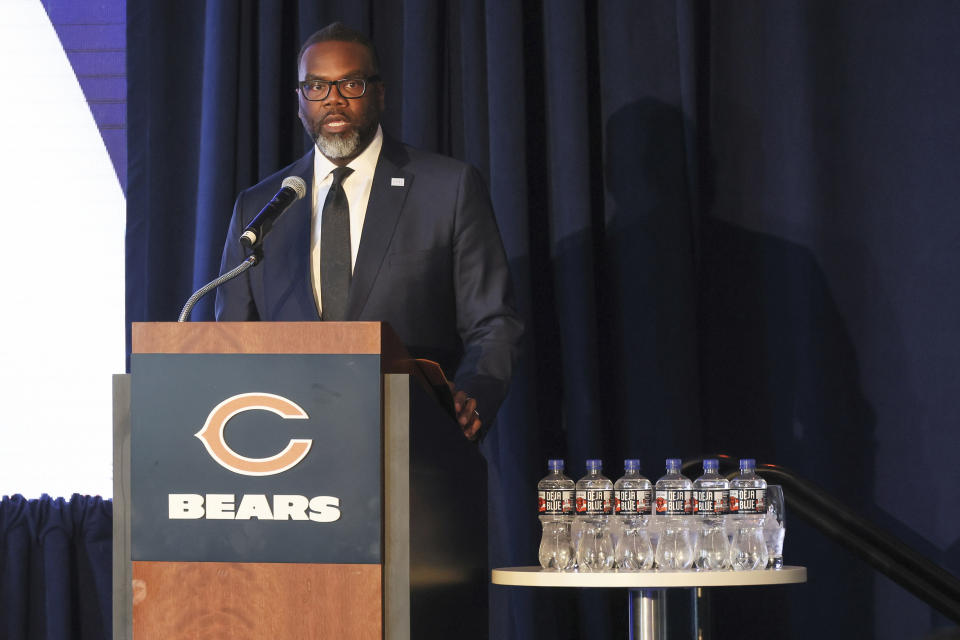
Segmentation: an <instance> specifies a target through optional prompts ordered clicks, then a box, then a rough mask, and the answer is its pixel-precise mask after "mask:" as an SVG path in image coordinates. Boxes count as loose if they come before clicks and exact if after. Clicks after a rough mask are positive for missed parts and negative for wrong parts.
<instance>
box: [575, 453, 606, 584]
mask: <svg viewBox="0 0 960 640" xmlns="http://www.w3.org/2000/svg"><path fill="white" fill-rule="evenodd" d="M601 471H603V462H601V461H600V460H587V475H585V476H583V477H582V478H580V480H578V481H577V520H578V521H579V522H578V524H579V527H580V538H579V540H578V542H577V569H578V570H580V571H608V570H610V569H612V568H613V561H614V557H613V540H612V537H611V534H610V523H609V519H610V514H611V513H612V511H613V483H612V482H610V480H609V478H606V477H604V475H603V474H602V473H601Z"/></svg>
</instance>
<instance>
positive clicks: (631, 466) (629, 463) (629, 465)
mask: <svg viewBox="0 0 960 640" xmlns="http://www.w3.org/2000/svg"><path fill="white" fill-rule="evenodd" d="M639 468H640V461H639V460H636V459H634V458H630V459H629V460H624V461H623V469H624V471H636V470H637V469H639Z"/></svg>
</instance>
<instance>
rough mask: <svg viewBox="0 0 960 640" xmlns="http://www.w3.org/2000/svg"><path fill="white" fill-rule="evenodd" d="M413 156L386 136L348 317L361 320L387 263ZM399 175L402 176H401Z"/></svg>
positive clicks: (363, 236)
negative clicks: (409, 156)
mask: <svg viewBox="0 0 960 640" xmlns="http://www.w3.org/2000/svg"><path fill="white" fill-rule="evenodd" d="M408 161H409V158H408V156H407V153H406V151H405V150H404V148H403V145H401V144H400V143H398V142H396V141H394V140H392V139H390V138H388V137H386V136H384V138H383V148H382V149H381V151H380V159H379V160H378V161H377V168H376V171H374V174H373V184H372V185H371V187H370V200H369V201H368V202H367V214H366V216H365V217H364V221H363V232H362V234H361V235H360V247H359V249H358V250H357V262H356V264H355V265H354V267H353V280H352V282H351V284H350V297H349V299H348V300H347V319H348V320H357V319H359V318H360V314H361V312H362V311H363V307H364V305H365V304H366V302H367V298H368V297H369V296H370V290H371V289H372V288H373V283H374V282H375V281H376V279H377V274H378V273H379V272H380V269H381V268H382V266H383V259H384V256H385V255H386V253H387V248H388V247H389V246H390V239H391V238H392V237H393V233H394V229H396V226H397V220H398V219H399V218H400V211H401V210H402V209H403V202H404V200H405V199H406V197H407V190H408V189H409V188H410V185H411V184H412V183H413V174H411V173H409V172H407V171H404V170H403V167H404V166H405V165H406V164H407V162H408ZM398 178H399V180H397V179H398Z"/></svg>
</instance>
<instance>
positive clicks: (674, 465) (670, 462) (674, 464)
mask: <svg viewBox="0 0 960 640" xmlns="http://www.w3.org/2000/svg"><path fill="white" fill-rule="evenodd" d="M680 464H681V463H680V458H667V469H679V468H680Z"/></svg>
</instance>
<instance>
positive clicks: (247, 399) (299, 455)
mask: <svg viewBox="0 0 960 640" xmlns="http://www.w3.org/2000/svg"><path fill="white" fill-rule="evenodd" d="M252 409H261V410H263V411H271V412H273V413H275V414H277V415H279V416H280V417H282V418H283V419H288V418H289V419H293V420H303V419H305V418H308V417H309V416H308V415H307V412H306V411H304V410H303V409H301V408H300V407H299V406H297V405H296V404H294V403H293V402H292V401H290V400H287V399H286V398H284V397H282V396H276V395H273V394H272V393H241V394H239V395H236V396H233V397H232V398H227V399H226V400H224V401H223V402H221V403H220V404H218V405H217V406H216V407H214V408H213V411H211V412H210V415H209V416H207V421H206V422H205V423H204V425H203V428H202V429H200V431H198V432H197V433H195V434H194V435H195V436H196V437H198V438H200V441H201V442H203V446H205V447H206V448H207V452H208V453H209V454H210V456H211V457H212V458H213V459H214V460H216V461H217V462H218V463H220V464H221V465H222V466H224V467H226V468H227V469H229V470H230V471H233V472H234V473H241V474H243V475H245V476H270V475H273V474H275V473H281V472H283V471H286V470H287V469H290V468H291V467H293V466H295V465H297V464H298V463H299V462H300V461H301V460H303V458H304V457H305V456H306V455H307V452H308V451H310V446H311V445H312V444H313V440H291V441H290V442H288V443H287V446H286V448H284V449H283V451H281V452H280V453H278V454H276V455H273V456H270V457H269V458H248V457H246V456H242V455H240V454H239V453H237V452H236V451H234V450H233V449H231V448H230V445H228V444H227V441H226V440H224V438H223V430H224V428H225V427H226V426H227V422H229V421H230V418H232V417H233V416H235V415H237V414H238V413H240V412H241V411H250V410H252Z"/></svg>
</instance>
